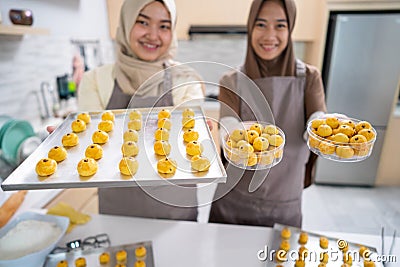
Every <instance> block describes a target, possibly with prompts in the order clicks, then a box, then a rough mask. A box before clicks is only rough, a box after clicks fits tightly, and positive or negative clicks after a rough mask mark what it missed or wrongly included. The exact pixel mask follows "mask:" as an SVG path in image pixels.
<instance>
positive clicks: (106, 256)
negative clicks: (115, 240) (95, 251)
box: [99, 252, 110, 264]
mask: <svg viewBox="0 0 400 267" xmlns="http://www.w3.org/2000/svg"><path fill="white" fill-rule="evenodd" d="M109 262H110V253H108V252H103V253H101V254H100V256H99V263H100V264H107V263H109Z"/></svg>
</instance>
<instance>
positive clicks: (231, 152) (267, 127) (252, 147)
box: [220, 121, 285, 170]
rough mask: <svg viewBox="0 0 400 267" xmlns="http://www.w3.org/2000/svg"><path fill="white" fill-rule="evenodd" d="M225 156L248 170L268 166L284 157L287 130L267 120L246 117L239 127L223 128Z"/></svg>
mask: <svg viewBox="0 0 400 267" xmlns="http://www.w3.org/2000/svg"><path fill="white" fill-rule="evenodd" d="M220 134H221V139H222V140H221V143H222V146H223V152H224V156H225V158H226V159H227V160H228V161H229V162H230V163H231V164H233V165H234V166H236V167H239V168H241V169H246V170H262V169H269V168H272V167H274V166H275V165H277V164H278V163H279V162H280V161H281V160H282V157H283V150H284V146H285V133H284V132H283V131H282V130H281V129H280V128H279V127H277V126H276V125H273V124H271V123H268V122H257V121H244V122H241V123H240V124H238V126H237V128H236V129H233V130H230V131H228V130H227V129H226V128H224V127H221V128H220Z"/></svg>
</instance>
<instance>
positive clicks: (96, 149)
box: [85, 144, 103, 159]
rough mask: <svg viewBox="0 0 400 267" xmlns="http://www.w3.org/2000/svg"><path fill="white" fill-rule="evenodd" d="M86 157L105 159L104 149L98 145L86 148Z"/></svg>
mask: <svg viewBox="0 0 400 267" xmlns="http://www.w3.org/2000/svg"><path fill="white" fill-rule="evenodd" d="M85 156H86V157H87V158H92V159H101V158H102V157H103V148H102V147H101V146H100V145H98V144H91V145H89V146H88V147H87V148H86V150H85Z"/></svg>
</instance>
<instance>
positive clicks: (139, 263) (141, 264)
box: [133, 260, 146, 267]
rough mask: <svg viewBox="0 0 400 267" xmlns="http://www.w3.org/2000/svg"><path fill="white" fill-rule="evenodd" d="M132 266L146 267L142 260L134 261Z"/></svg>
mask: <svg viewBox="0 0 400 267" xmlns="http://www.w3.org/2000/svg"><path fill="white" fill-rule="evenodd" d="M133 267H146V262H145V261H142V260H138V261H135V265H134V266H133Z"/></svg>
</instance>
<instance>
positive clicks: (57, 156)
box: [47, 146, 68, 162]
mask: <svg viewBox="0 0 400 267" xmlns="http://www.w3.org/2000/svg"><path fill="white" fill-rule="evenodd" d="M67 154H68V153H67V150H66V149H65V148H63V147H61V146H55V147H53V148H51V149H50V150H49V153H48V154H47V157H48V158H50V159H54V160H55V161H57V162H61V161H63V160H64V159H66V158H67Z"/></svg>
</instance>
